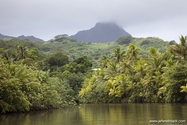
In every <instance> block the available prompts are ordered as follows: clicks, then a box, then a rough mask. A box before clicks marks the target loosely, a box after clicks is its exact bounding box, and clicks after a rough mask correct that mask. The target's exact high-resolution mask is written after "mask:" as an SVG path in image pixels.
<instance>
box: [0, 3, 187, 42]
mask: <svg viewBox="0 0 187 125" xmlns="http://www.w3.org/2000/svg"><path fill="white" fill-rule="evenodd" d="M110 21H113V22H116V23H117V24H119V25H120V26H122V27H123V28H124V30H125V31H127V32H128V33H130V34H131V35H132V36H133V37H159V38H161V39H163V40H165V41H171V40H176V42H179V36H180V35H184V36H186V35H187V0H0V33H1V34H4V35H10V36H19V35H26V36H30V35H34V36H35V37H38V38H41V39H44V40H49V39H52V38H54V36H56V35H59V34H68V35H69V36H70V35H74V34H75V33H77V32H78V31H80V30H87V29H90V28H92V27H94V26H95V24H96V23H97V22H110Z"/></svg>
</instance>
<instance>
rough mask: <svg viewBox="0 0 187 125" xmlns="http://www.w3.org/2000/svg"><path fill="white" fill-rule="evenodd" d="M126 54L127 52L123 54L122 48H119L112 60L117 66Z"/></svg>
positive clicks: (114, 50)
mask: <svg viewBox="0 0 187 125" xmlns="http://www.w3.org/2000/svg"><path fill="white" fill-rule="evenodd" d="M125 53H126V51H123V52H122V53H121V48H120V47H117V48H115V49H113V53H112V58H113V60H114V63H115V65H116V64H117V63H119V62H120V61H121V60H122V59H123V58H124V57H125Z"/></svg>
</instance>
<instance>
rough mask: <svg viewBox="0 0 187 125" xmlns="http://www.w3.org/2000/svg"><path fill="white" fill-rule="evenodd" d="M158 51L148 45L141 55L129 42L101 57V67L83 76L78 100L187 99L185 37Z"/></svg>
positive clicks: (160, 100) (140, 100) (186, 39)
mask: <svg viewBox="0 0 187 125" xmlns="http://www.w3.org/2000/svg"><path fill="white" fill-rule="evenodd" d="M180 41H181V43H180V44H175V45H173V46H171V47H170V48H168V50H167V51H166V52H164V53H160V52H159V51H157V50H156V49H155V48H154V47H151V48H150V50H149V52H148V53H147V54H144V55H143V56H144V57H145V58H142V53H141V51H140V49H139V48H137V47H136V46H134V45H133V44H130V45H129V46H128V47H127V50H126V51H122V52H121V49H120V47H118V48H116V49H114V50H113V54H112V56H111V58H108V57H107V56H103V57H102V58H101V64H100V65H101V70H97V71H96V72H95V73H90V74H89V75H88V76H87V78H86V79H85V80H84V83H83V86H82V89H81V91H80V92H79V97H80V100H81V101H82V102H187V94H186V92H187V88H186V87H187V63H186V61H187V59H186V55H187V42H186V41H187V37H183V36H181V38H180Z"/></svg>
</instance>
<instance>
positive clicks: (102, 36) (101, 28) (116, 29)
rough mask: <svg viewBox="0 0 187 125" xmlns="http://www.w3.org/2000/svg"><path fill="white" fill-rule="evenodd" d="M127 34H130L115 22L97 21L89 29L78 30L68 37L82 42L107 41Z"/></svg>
mask: <svg viewBox="0 0 187 125" xmlns="http://www.w3.org/2000/svg"><path fill="white" fill-rule="evenodd" d="M127 35H130V34H129V33H128V32H126V31H125V30H124V29H123V28H122V27H120V26H119V25H117V24H116V23H113V22H99V23H96V24H95V26H94V27H92V28H91V29H89V30H82V31H78V32H77V33H76V34H75V35H72V36H70V38H73V39H77V40H78V41H83V42H93V43H97V42H99V43H107V42H112V41H114V40H116V39H118V38H119V37H121V36H127Z"/></svg>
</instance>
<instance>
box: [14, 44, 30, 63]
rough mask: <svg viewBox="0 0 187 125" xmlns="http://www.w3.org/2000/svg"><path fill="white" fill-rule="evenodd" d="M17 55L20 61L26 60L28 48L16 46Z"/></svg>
mask: <svg viewBox="0 0 187 125" xmlns="http://www.w3.org/2000/svg"><path fill="white" fill-rule="evenodd" d="M16 55H17V59H18V60H20V59H25V58H26V57H27V55H28V49H27V47H26V46H24V45H19V46H18V45H16Z"/></svg>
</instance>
